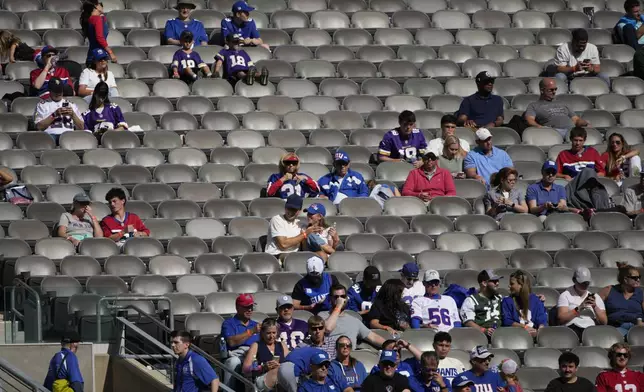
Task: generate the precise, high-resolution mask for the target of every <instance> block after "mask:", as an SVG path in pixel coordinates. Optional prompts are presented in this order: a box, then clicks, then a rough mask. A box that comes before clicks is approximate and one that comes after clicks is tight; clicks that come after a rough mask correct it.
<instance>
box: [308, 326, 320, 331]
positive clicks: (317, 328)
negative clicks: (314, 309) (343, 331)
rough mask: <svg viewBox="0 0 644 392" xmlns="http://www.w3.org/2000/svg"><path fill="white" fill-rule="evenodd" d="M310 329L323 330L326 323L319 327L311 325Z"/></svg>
mask: <svg viewBox="0 0 644 392" xmlns="http://www.w3.org/2000/svg"><path fill="white" fill-rule="evenodd" d="M309 329H310V330H312V331H321V330H323V329H324V325H320V326H317V327H309Z"/></svg>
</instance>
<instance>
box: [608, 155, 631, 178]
mask: <svg viewBox="0 0 644 392" xmlns="http://www.w3.org/2000/svg"><path fill="white" fill-rule="evenodd" d="M601 159H602V162H604V166H605V167H606V172H607V173H606V175H607V176H611V177H614V176H617V175H619V174H620V169H621V171H622V173H623V175H624V176H626V177H629V176H630V173H631V160H630V159H624V162H622V164H621V165H616V164H615V163H613V168H612V170H611V171H610V172H608V160H609V159H610V156H609V154H608V152H604V153H603V154H602V155H601ZM636 173H638V171H637V170H636V171H635V173H634V174H635V175H637V174H636Z"/></svg>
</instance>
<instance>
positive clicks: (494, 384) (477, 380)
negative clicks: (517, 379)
mask: <svg viewBox="0 0 644 392" xmlns="http://www.w3.org/2000/svg"><path fill="white" fill-rule="evenodd" d="M460 375H461V376H463V377H467V379H468V380H472V381H474V386H475V388H476V389H474V388H473V389H472V391H477V392H478V391H481V392H494V391H498V388H499V387H505V381H503V379H502V378H501V375H500V374H499V373H497V372H494V371H492V370H488V371H486V372H484V373H483V375H481V376H477V375H476V374H474V372H473V371H471V370H467V371H465V372H463V373H461V374H460ZM452 389H454V385H452Z"/></svg>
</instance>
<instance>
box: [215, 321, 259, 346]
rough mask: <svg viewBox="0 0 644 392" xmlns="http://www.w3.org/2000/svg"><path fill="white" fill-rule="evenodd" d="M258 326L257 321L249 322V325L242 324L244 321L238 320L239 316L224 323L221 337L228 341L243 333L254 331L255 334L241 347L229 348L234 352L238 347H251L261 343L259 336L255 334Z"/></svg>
mask: <svg viewBox="0 0 644 392" xmlns="http://www.w3.org/2000/svg"><path fill="white" fill-rule="evenodd" d="M256 325H257V321H253V320H249V321H248V325H244V324H242V321H241V320H240V319H238V318H237V315H235V316H233V317H231V318H229V319H226V320H225V321H224V323H223V324H222V325H221V335H222V336H223V337H224V339H228V338H229V337H231V336H235V335H239V334H240V333H242V332H245V331H247V330H249V329H250V330H252V331H253V334H252V335H251V336H250V337H249V338H248V339H246V340H244V342H243V343H242V344H240V345H237V346H232V347H231V346H228V350H234V349H236V348H238V347H241V346H250V345H251V344H253V343H255V342H258V341H259V334H257V333H254V332H255V326H256Z"/></svg>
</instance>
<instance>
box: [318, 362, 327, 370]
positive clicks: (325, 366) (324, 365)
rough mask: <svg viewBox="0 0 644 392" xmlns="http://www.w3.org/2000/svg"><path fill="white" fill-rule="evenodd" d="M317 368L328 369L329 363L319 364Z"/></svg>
mask: <svg viewBox="0 0 644 392" xmlns="http://www.w3.org/2000/svg"><path fill="white" fill-rule="evenodd" d="M317 366H318V367H320V368H325V369H328V368H329V363H328V362H322V363H321V364H319V365H317Z"/></svg>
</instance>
